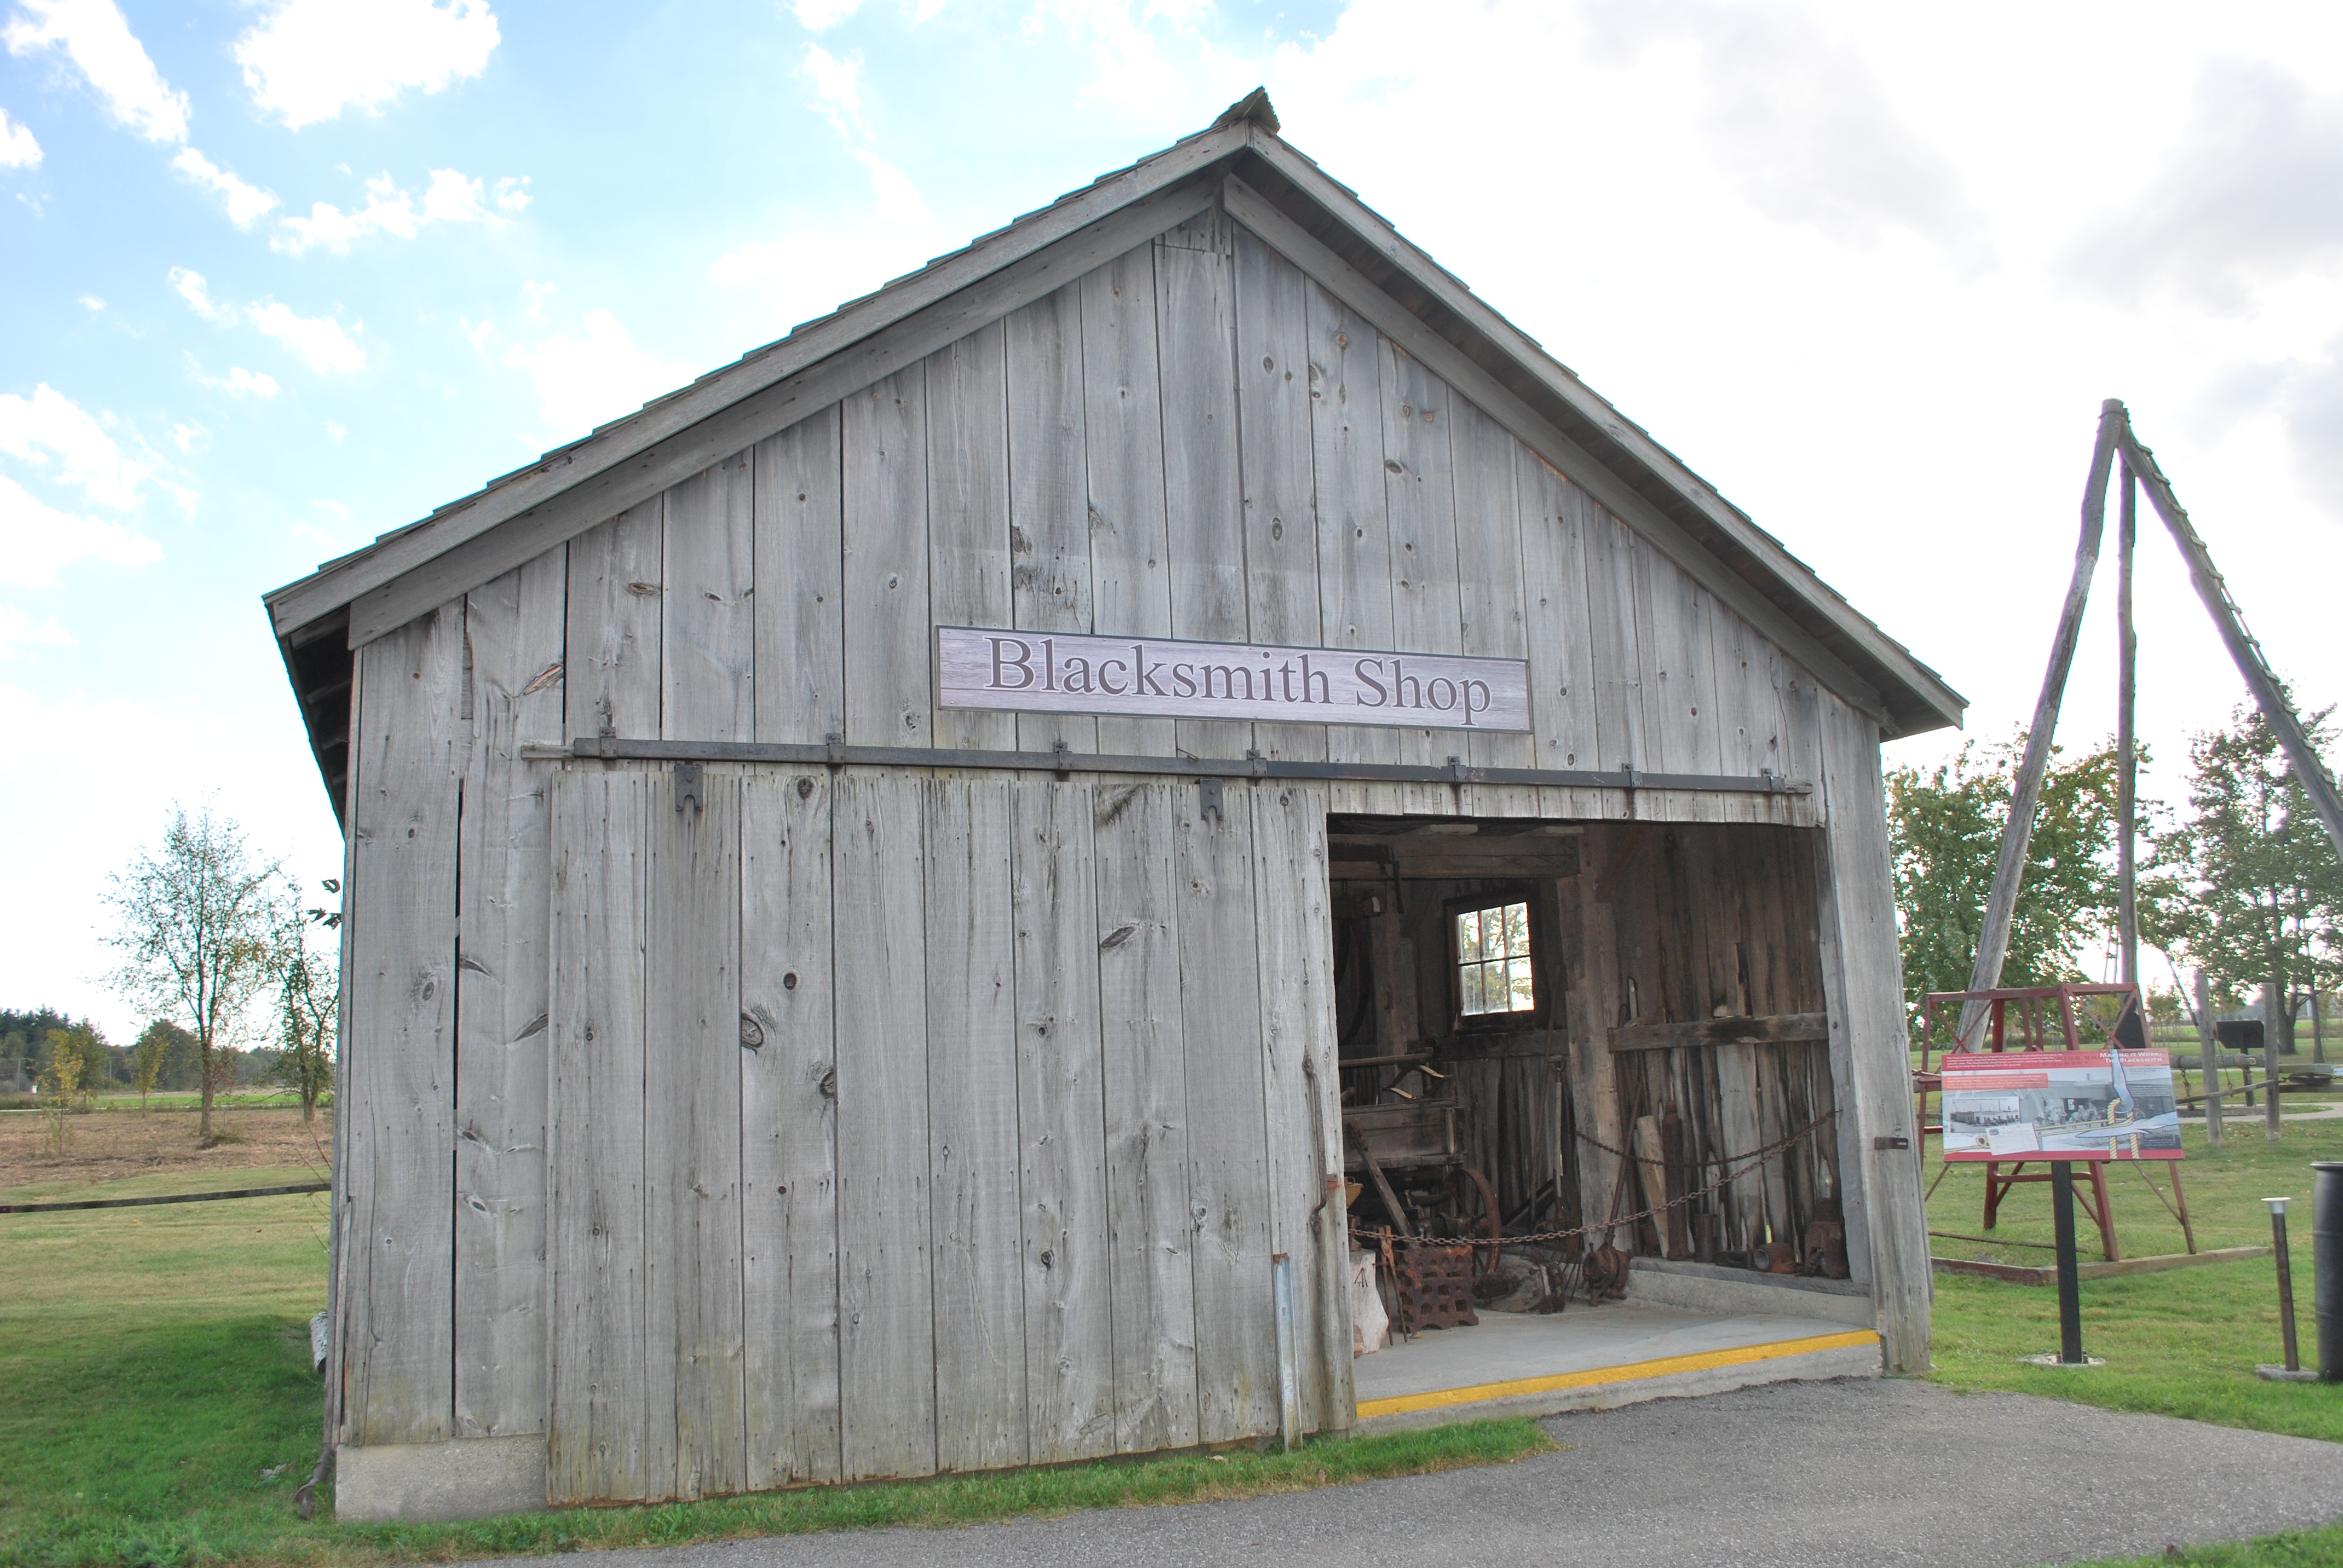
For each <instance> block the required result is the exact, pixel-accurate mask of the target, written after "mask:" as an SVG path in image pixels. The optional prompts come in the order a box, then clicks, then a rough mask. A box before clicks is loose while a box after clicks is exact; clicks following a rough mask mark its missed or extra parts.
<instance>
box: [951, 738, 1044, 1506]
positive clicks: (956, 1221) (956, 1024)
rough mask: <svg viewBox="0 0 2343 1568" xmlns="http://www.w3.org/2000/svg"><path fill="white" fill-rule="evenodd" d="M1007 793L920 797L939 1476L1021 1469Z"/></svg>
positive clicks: (957, 788) (963, 786)
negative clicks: (932, 1043)
mask: <svg viewBox="0 0 2343 1568" xmlns="http://www.w3.org/2000/svg"><path fill="white" fill-rule="evenodd" d="M1012 788H1013V787H1012V785H1011V783H1010V781H1009V780H1008V779H1005V778H1002V777H1000V776H998V775H995V776H993V777H991V778H981V777H980V778H978V779H973V780H971V779H930V780H929V781H928V783H927V786H926V790H927V832H928V846H929V850H928V939H927V948H928V972H927V988H928V1027H929V1030H930V1033H931V1035H932V1037H933V1038H934V1039H935V1040H937V1042H938V1044H939V1049H937V1050H934V1051H931V1052H930V1054H929V1057H928V1106H929V1112H928V1114H929V1127H928V1136H929V1147H930V1151H931V1155H930V1183H931V1185H930V1191H931V1192H933V1194H934V1203H935V1208H934V1218H933V1221H932V1230H933V1243H932V1244H933V1246H934V1249H935V1319H936V1468H937V1469H939V1470H999V1469H1002V1468H1005V1467H1007V1466H1011V1465H1019V1464H1025V1463H1029V1462H1031V1457H1032V1447H1031V1441H1030V1439H1029V1435H1028V1434H1029V1432H1030V1430H1031V1422H1030V1420H1029V1418H1028V1416H1027V1412H1026V1407H1025V1387H1026V1364H1025V1271H1024V1269H1023V1267H1022V1265H1021V1263H1020V1261H1019V1254H1020V1250H1021V1246H1022V1244H1023V1231H1022V1228H1021V1213H1020V1210H1019V1203H1018V1161H1019V1151H1020V1141H1019V1137H1018V1082H1019V1079H1020V1073H1019V1070H1018V1060H1017V1056H1018V1051H1017V991H1016V954H1015V944H1014V942H1013V941H1012V940H1011V924H1010V909H1011V905H1010V880H1009V852H1010V832H1011V829H1010V815H1009V799H1010V795H1011V789H1012Z"/></svg>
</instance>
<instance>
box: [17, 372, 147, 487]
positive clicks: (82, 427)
mask: <svg viewBox="0 0 2343 1568" xmlns="http://www.w3.org/2000/svg"><path fill="white" fill-rule="evenodd" d="M0 452H5V453H7V454H8V455H9V456H10V457H15V459H17V460H18V461H19V462H23V463H29V464H32V465H33V466H35V467H38V468H40V469H41V470H42V471H43V472H44V473H45V474H47V475H48V476H49V477H50V478H52V479H53V480H54V481H55V482H56V483H58V484H61V485H74V486H77V487H79V488H80V489H81V492H82V493H83V494H84V495H85V496H87V497H88V498H90V499H91V500H93V501H95V502H96V503H97V504H98V505H99V506H101V507H113V508H117V509H127V508H132V507H135V506H136V505H137V504H138V489H139V487H140V486H141V485H143V484H145V483H146V481H147V480H148V479H149V478H151V477H153V476H154V468H153V467H152V466H150V465H149V464H146V463H142V462H140V461H138V460H136V458H133V457H130V456H129V454H127V453H126V452H125V451H123V449H122V447H120V445H118V444H117V443H116V441H115V439H114V437H112V436H110V435H108V434H107V433H106V427H105V426H104V425H102V424H100V423H99V422H98V421H97V420H96V418H95V417H92V416H91V415H90V414H89V413H88V411H87V410H85V409H84V408H83V407H81V406H80V405H79V404H77V403H75V401H74V400H73V399H72V398H70V397H66V396H65V394H64V393H62V392H59V391H57V390H56V389H55V387H51V386H49V385H48V384H47V383H46V382H43V383H42V384H41V385H40V386H38V387H35V388H33V395H32V396H31V397H18V396H16V395H15V393H13V392H11V393H7V394H5V395H0ZM52 460H54V461H55V464H56V467H55V468H51V467H50V466H49V465H50V463H51V462H52Z"/></svg>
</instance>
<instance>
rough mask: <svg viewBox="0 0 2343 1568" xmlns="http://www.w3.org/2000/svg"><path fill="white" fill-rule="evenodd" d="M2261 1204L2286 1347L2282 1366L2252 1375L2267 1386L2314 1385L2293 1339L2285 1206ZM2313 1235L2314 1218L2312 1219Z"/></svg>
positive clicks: (2315, 1377) (2278, 1202)
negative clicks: (2275, 1263) (2275, 1270)
mask: <svg viewBox="0 0 2343 1568" xmlns="http://www.w3.org/2000/svg"><path fill="white" fill-rule="evenodd" d="M2262 1202H2263V1203H2264V1204H2266V1205H2267V1206H2268V1209H2269V1214H2270V1255H2271V1257H2273V1258H2274V1259H2276V1260H2277V1261H2278V1333H2279V1335H2280V1336H2281V1337H2282V1339H2283V1340H2284V1342H2285V1344H2286V1364H2285V1365H2284V1366H2274V1367H2272V1366H2258V1367H2256V1368H2255V1369H2254V1371H2255V1372H2256V1373H2258V1375H2260V1376H2261V1377H2264V1378H2267V1379H2268V1380H2269V1381H2270V1382H2318V1373H2317V1372H2310V1371H2308V1370H2306V1369H2305V1368H2304V1366H2303V1364H2302V1352H2301V1348H2300V1346H2299V1344H2298V1342H2297V1341H2296V1339H2295V1335H2294V1260H2293V1257H2292V1255H2291V1254H2290V1253H2289V1252H2288V1250H2287V1244H2286V1204H2287V1201H2286V1200H2285V1199H2283V1198H2265V1199H2263V1200H2262ZM2311 1224H2312V1229H2313V1231H2316V1230H2317V1227H2318V1218H2317V1216H2316V1214H2314V1215H2313V1216H2312V1221H2311Z"/></svg>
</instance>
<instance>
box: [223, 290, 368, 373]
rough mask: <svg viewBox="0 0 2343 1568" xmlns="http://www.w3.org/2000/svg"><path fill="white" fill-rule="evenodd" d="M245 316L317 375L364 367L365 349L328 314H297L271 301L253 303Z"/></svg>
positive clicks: (345, 371)
mask: <svg viewBox="0 0 2343 1568" xmlns="http://www.w3.org/2000/svg"><path fill="white" fill-rule="evenodd" d="M245 315H246V319H247V320H249V321H250V322H251V323H252V325H253V326H255V327H258V328H259V329H260V331H261V334H262V336H264V337H274V338H275V339H277V342H279V343H281V344H283V345H284V346H285V347H287V348H288V349H290V350H292V352H293V356H294V357H295V358H297V359H298V360H300V361H301V363H302V364H304V365H307V367H309V368H310V369H312V370H315V371H317V373H318V374H319V375H329V374H335V373H340V374H344V375H347V374H349V373H350V372H353V371H357V370H363V369H365V368H366V362H367V357H366V350H365V349H364V348H361V347H358V345H357V343H355V342H353V341H351V338H350V335H349V334H348V333H347V332H345V331H343V330H342V324H341V323H340V322H338V321H337V320H335V319H334V318H333V317H330V316H296V315H294V314H293V312H292V310H291V309H290V308H289V307H286V306H282V305H279V304H277V302H276V301H274V300H271V301H270V302H269V303H267V304H266V305H256V306H253V307H249V308H248V309H247V310H246V312H245Z"/></svg>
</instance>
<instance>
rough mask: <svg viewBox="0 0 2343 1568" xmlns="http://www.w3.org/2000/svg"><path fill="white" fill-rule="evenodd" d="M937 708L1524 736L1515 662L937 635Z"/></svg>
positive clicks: (1525, 699)
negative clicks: (1267, 721) (1474, 731)
mask: <svg viewBox="0 0 2343 1568" xmlns="http://www.w3.org/2000/svg"><path fill="white" fill-rule="evenodd" d="M936 671H937V690H938V692H939V694H940V696H939V700H940V702H941V704H942V705H943V706H944V707H946V708H987V709H1004V710H1008V711H1011V712H1028V713H1032V712H1039V713H1138V714H1146V715H1148V716H1150V717H1154V718H1170V719H1272V720H1278V721H1282V722H1285V723H1293V724H1373V725H1384V726H1389V727H1393V728H1397V729H1487V730H1503V731H1515V732H1519V731H1525V730H1527V729H1529V727H1530V673H1529V666H1528V665H1527V664H1526V663H1524V662H1523V660H1521V659H1517V658H1457V657H1454V656H1453V655H1448V654H1427V653H1365V652H1362V651H1360V650H1359V649H1357V648H1269V647H1262V646H1261V645H1259V644H1254V643H1222V642H1173V641H1172V640H1170V639H1169V638H1129V637H1079V636H1069V635H1064V634H1057V633H1053V634H1051V635H1049V636H1043V635H1041V634H1039V633H1036V632H1023V631H987V630H983V629H980V628H973V627H954V626H944V627H938V628H936Z"/></svg>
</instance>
